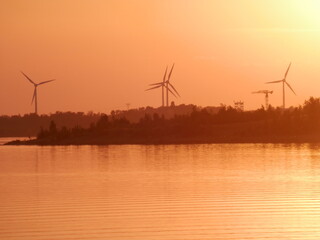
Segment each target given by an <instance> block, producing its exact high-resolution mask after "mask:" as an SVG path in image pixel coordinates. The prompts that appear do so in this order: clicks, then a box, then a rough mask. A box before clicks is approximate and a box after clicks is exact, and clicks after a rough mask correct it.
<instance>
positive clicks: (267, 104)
mask: <svg viewBox="0 0 320 240" xmlns="http://www.w3.org/2000/svg"><path fill="white" fill-rule="evenodd" d="M252 93H263V94H265V98H266V110H268V107H269V94H272V93H273V91H269V90H260V91H256V92H252Z"/></svg>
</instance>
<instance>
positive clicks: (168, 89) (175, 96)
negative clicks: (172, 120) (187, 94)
mask: <svg viewBox="0 0 320 240" xmlns="http://www.w3.org/2000/svg"><path fill="white" fill-rule="evenodd" d="M167 89H168V91H169V92H170V93H171V94H172V95H173V96H175V97H177V96H176V95H175V94H174V92H172V91H171V89H170V88H168V87H167Z"/></svg>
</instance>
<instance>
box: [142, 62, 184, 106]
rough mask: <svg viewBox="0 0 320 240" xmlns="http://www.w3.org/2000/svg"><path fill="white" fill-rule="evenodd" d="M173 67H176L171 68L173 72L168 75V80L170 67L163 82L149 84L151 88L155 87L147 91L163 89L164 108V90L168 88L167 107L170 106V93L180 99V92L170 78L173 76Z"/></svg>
mask: <svg viewBox="0 0 320 240" xmlns="http://www.w3.org/2000/svg"><path fill="white" fill-rule="evenodd" d="M173 67H174V64H173V65H172V67H171V70H170V73H169V74H168V78H167V79H166V76H167V71H168V67H166V71H165V73H164V76H163V79H162V82H157V83H152V84H149V86H153V87H151V88H148V89H146V91H149V90H152V89H156V88H160V87H162V106H164V88H166V90H167V91H166V94H167V96H166V100H167V104H166V105H167V106H169V92H170V93H171V94H172V95H173V96H175V97H177V95H178V96H179V97H180V95H179V93H178V91H177V90H176V89H175V87H174V86H173V85H172V84H171V83H170V77H171V74H172V70H173ZM170 87H171V88H172V90H171V89H170ZM176 94H177V95H176Z"/></svg>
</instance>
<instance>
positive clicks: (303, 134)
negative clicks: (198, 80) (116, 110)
mask: <svg viewBox="0 0 320 240" xmlns="http://www.w3.org/2000/svg"><path fill="white" fill-rule="evenodd" d="M318 140H320V99H319V98H313V97H311V98H310V99H308V100H306V101H305V103H304V104H303V105H302V106H299V107H291V108H290V109H286V110H285V111H283V110H282V109H281V108H273V107H272V106H270V107H269V108H268V109H264V108H263V107H261V108H260V109H257V110H255V111H239V110H237V109H235V108H233V107H231V106H222V107H221V108H220V109H219V111H218V112H217V113H211V112H209V111H208V110H207V109H205V108H204V109H202V110H199V109H194V110H193V111H192V112H191V113H190V114H185V115H175V116H174V117H172V118H170V119H166V118H165V117H164V116H163V115H159V114H158V113H154V114H152V115H151V114H145V115H144V116H143V117H142V118H140V120H139V121H138V122H134V123H133V122H130V121H129V120H128V119H126V118H125V117H124V116H122V117H117V116H115V115H106V114H101V116H100V117H99V119H98V120H97V121H96V122H93V123H91V124H90V126H88V127H87V128H85V127H81V126H74V127H72V128H68V127H67V126H62V127H58V126H57V124H56V123H55V121H51V123H50V127H49V128H48V129H42V130H41V131H40V132H39V134H38V136H37V140H35V141H37V143H39V144H122V143H123V144H129V143H138V144H139V143H155V144H156V143H197V142H199V143H202V142H277V141H279V142H287V141H291V142H299V141H318Z"/></svg>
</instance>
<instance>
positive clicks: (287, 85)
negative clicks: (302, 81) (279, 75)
mask: <svg viewBox="0 0 320 240" xmlns="http://www.w3.org/2000/svg"><path fill="white" fill-rule="evenodd" d="M285 83H286V84H287V86H288V87H289V88H290V89H291V91H292V92H293V93H294V95H297V94H296V93H295V91H293V89H292V87H291V86H290V84H289V83H287V82H285Z"/></svg>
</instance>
